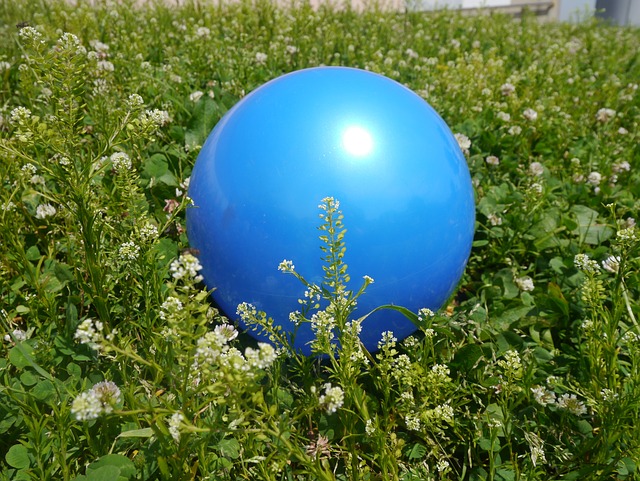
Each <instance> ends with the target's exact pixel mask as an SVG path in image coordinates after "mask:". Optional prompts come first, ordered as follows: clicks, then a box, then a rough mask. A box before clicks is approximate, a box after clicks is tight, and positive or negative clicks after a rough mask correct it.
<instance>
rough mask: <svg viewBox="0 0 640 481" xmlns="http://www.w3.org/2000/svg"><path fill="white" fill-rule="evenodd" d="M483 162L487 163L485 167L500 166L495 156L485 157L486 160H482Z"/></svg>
mask: <svg viewBox="0 0 640 481" xmlns="http://www.w3.org/2000/svg"><path fill="white" fill-rule="evenodd" d="M484 161H485V162H486V163H487V165H493V166H496V165H500V159H499V158H498V157H496V156H495V155H489V156H487V158H486V159H484Z"/></svg>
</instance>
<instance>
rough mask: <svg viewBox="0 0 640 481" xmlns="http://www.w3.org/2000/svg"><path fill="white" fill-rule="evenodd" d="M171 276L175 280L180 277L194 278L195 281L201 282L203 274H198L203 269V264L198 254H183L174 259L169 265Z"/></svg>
mask: <svg viewBox="0 0 640 481" xmlns="http://www.w3.org/2000/svg"><path fill="white" fill-rule="evenodd" d="M169 269H170V271H171V276H172V277H173V278H174V279H175V280H180V279H185V278H186V279H189V278H190V279H193V280H194V281H195V282H200V281H201V280H202V276H201V275H199V274H198V272H199V271H200V270H202V264H200V261H199V260H198V258H197V257H196V256H194V255H193V254H189V253H186V254H181V255H180V257H179V258H178V259H176V260H174V261H173V262H172V263H171V266H170V267H169Z"/></svg>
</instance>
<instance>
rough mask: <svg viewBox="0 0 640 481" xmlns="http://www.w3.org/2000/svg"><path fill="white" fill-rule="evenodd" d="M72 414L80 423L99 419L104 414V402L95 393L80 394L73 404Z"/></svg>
mask: <svg viewBox="0 0 640 481" xmlns="http://www.w3.org/2000/svg"><path fill="white" fill-rule="evenodd" d="M71 413H72V414H73V415H75V417H76V419H77V420H78V421H90V420H92V419H98V417H100V414H102V402H101V401H100V398H99V397H98V394H97V393H95V392H94V391H85V392H83V393H80V394H79V395H78V396H77V397H76V398H75V399H74V400H73V402H72V403H71Z"/></svg>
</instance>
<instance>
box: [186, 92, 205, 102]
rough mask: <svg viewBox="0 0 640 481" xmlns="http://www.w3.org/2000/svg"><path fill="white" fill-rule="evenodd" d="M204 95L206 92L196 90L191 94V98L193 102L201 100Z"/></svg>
mask: <svg viewBox="0 0 640 481" xmlns="http://www.w3.org/2000/svg"><path fill="white" fill-rule="evenodd" d="M203 95H204V93H203V92H202V91H200V90H196V91H195V92H192V93H191V94H190V95H189V100H191V101H192V102H194V103H195V102H197V101H198V100H200V99H201V98H202V96H203Z"/></svg>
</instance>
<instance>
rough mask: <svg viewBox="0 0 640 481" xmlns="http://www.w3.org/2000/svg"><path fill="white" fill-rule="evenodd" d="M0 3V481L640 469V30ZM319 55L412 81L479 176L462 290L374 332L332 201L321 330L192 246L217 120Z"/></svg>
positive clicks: (593, 475)
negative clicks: (400, 332)
mask: <svg viewBox="0 0 640 481" xmlns="http://www.w3.org/2000/svg"><path fill="white" fill-rule="evenodd" d="M0 18H2V20H3V22H2V24H1V25H0V35H1V37H2V38H3V39H4V40H5V41H4V42H3V43H2V46H0V79H1V80H2V83H1V84H0V115H1V117H0V155H1V157H0V159H1V162H0V180H1V182H2V187H1V188H0V247H1V252H2V254H1V255H0V308H1V311H0V312H1V314H0V322H1V326H2V332H3V341H2V344H1V346H0V353H1V357H0V380H1V381H0V454H1V455H2V456H0V479H2V480H4V479H7V480H9V479H15V480H25V479H56V480H58V479H64V480H72V479H77V480H90V481H99V480H114V481H115V480H122V479H131V480H133V479H140V480H155V479H172V480H187V479H273V480H293V479H299V480H302V479H314V480H316V479H322V480H324V479H326V480H330V479H354V480H355V479H362V480H369V479H370V480H375V479H385V480H386V479H391V480H393V479H402V480H432V479H433V480H436V479H437V480H495V481H511V480H545V481H547V480H572V479H589V480H608V479H640V474H639V473H638V467H637V464H638V460H640V425H639V424H638V422H637V421H638V419H639V417H640V347H639V346H640V343H639V342H638V341H639V340H640V326H639V325H638V316H639V315H640V305H639V302H638V299H639V298H640V296H639V287H638V286H640V265H639V264H640V263H639V261H638V258H639V245H640V242H639V238H640V232H639V231H638V227H637V226H636V221H635V219H634V218H635V217H637V215H638V212H640V203H639V201H638V198H639V194H640V174H639V173H638V168H639V163H640V147H639V145H640V143H639V130H638V124H639V122H640V95H639V94H638V79H639V78H640V53H639V51H638V49H637V45H638V44H639V43H640V31H639V30H638V29H633V28H619V27H613V26H609V25H605V24H599V23H596V22H595V21H594V20H588V19H587V20H585V21H583V22H581V23H575V24H558V23H545V24H541V23H538V21H537V19H536V18H535V17H534V16H531V15H524V16H523V17H522V18H521V19H512V18H510V17H508V16H504V15H501V14H489V15H478V16H462V15H459V14H456V13H455V12H433V13H416V12H404V13H398V12H386V11H382V10H379V9H376V8H375V7H371V8H368V9H366V10H365V11H363V12H356V11H352V10H350V9H349V8H342V9H338V8H334V7H330V6H323V7H320V8H319V9H317V10H313V9H312V8H310V6H309V5H307V4H305V3H295V4H292V5H291V6H290V7H289V8H286V9H285V8H277V7H275V6H273V5H272V4H270V3H267V2H256V3H248V2H239V3H237V4H233V5H224V6H213V5H209V4H206V3H204V2H202V3H200V2H185V3H184V4H183V5H181V6H177V7H167V6H164V5H162V4H160V3H151V4H148V5H144V6H138V5H136V4H135V2H130V1H120V2H107V3H105V4H99V5H97V6H90V5H88V4H86V3H80V4H79V5H78V6H71V5H70V4H69V3H68V2H62V1H53V0H52V1H40V2H33V4H29V5H28V6H27V5H25V4H24V2H20V1H17V0H5V1H4V2H2V4H0ZM16 25H17V26H18V27H17V28H16ZM318 65H346V66H352V67H358V68H364V69H369V70H372V71H375V72H379V73H381V74H384V75H386V76H388V77H390V78H393V79H395V80H398V81H399V82H402V83H404V84H406V85H407V86H409V87H410V88H411V89H413V90H414V91H416V92H417V93H419V94H420V95H421V96H423V97H424V98H425V99H426V100H427V101H428V102H429V103H430V104H431V105H432V106H433V107H434V108H435V109H436V110H437V111H438V112H439V113H440V114H441V115H442V117H443V118H444V119H445V120H446V121H447V123H448V124H449V125H450V126H451V128H452V130H453V132H455V133H456V134H458V139H459V142H460V144H461V146H462V147H463V148H464V149H465V151H466V156H467V159H468V164H469V168H470V170H471V173H472V177H473V182H474V187H475V190H476V199H477V226H476V235H475V240H474V245H473V250H472V253H471V257H470V259H469V263H468V266H467V269H466V272H465V275H464V277H463V279H462V280H461V282H460V285H459V287H458V290H457V291H456V294H455V296H454V297H453V298H452V299H451V300H450V302H449V303H448V304H447V305H446V306H443V308H442V310H441V311H440V312H438V313H435V314H434V313H431V312H429V311H426V310H422V311H420V312H418V313H411V312H406V315H407V316H408V317H409V318H410V319H411V320H412V321H414V322H415V323H416V325H417V331H416V333H415V335H413V336H411V337H409V338H407V339H404V340H398V339H395V337H394V336H393V334H392V333H390V334H388V335H385V336H384V337H383V339H381V341H380V345H379V347H380V349H379V351H378V352H375V353H370V352H367V351H366V350H364V349H363V348H362V346H361V345H360V344H359V342H358V338H357V335H358V329H359V327H360V326H359V324H360V321H359V320H358V319H352V318H350V317H349V312H350V309H349V308H350V305H349V304H348V303H347V304H345V283H344V280H345V278H344V276H343V275H342V273H343V272H344V271H343V269H342V267H343V265H342V256H341V252H343V251H342V249H343V248H345V247H346V249H348V248H349V245H348V236H347V237H343V236H342V235H341V234H340V233H341V232H342V231H343V230H344V229H345V228H348V227H349V225H348V213H344V214H345V219H346V220H344V222H345V225H344V226H343V225H342V222H343V220H342V213H341V212H340V210H339V208H338V207H337V205H336V204H335V200H334V199H325V200H324V201H323V202H324V208H325V210H324V211H323V212H324V213H323V217H322V219H320V221H319V228H320V229H321V231H322V232H335V233H336V236H335V238H334V237H332V238H331V239H329V238H328V237H327V236H322V237H321V238H319V240H318V243H319V245H321V246H323V249H324V253H325V254H326V257H325V259H327V263H328V265H327V279H325V281H324V283H323V284H322V285H320V286H315V287H317V288H319V292H320V295H321V296H322V297H324V300H325V302H326V305H328V306H329V307H328V308H326V309H324V310H321V311H316V310H315V309H314V307H313V306H309V311H308V312H307V313H306V318H305V320H304V321H303V322H313V323H314V326H315V330H316V333H317V339H318V340H317V342H315V343H314V345H313V349H314V352H315V353H317V354H319V355H320V356H316V357H304V356H302V355H300V354H298V353H296V352H295V351H293V350H292V349H291V348H290V346H289V345H288V344H287V341H286V338H284V337H283V336H282V333H281V332H279V331H278V330H277V329H275V328H274V327H273V325H272V324H271V323H270V321H269V319H268V317H267V316H266V315H265V314H263V313H260V312H257V311H256V310H255V308H253V306H251V305H248V304H243V305H241V306H240V308H239V312H238V313H226V315H227V316H229V317H228V318H227V317H225V316H224V314H223V313H220V312H218V311H217V310H216V309H215V308H213V307H212V306H211V305H210V304H209V303H208V293H207V292H206V291H204V290H203V287H202V284H201V283H200V282H199V278H198V276H199V274H198V271H199V263H198V260H197V258H195V257H194V256H193V255H192V253H190V251H189V250H188V247H189V244H188V239H187V237H186V233H185V227H184V212H185V209H186V208H187V207H188V205H189V199H188V198H187V197H186V195H185V193H186V189H187V183H188V177H189V174H190V172H191V169H192V166H193V163H194V161H195V159H196V157H197V154H198V151H199V149H200V147H201V146H202V144H203V142H204V140H205V139H206V137H207V135H208V133H209V132H210V130H211V128H212V127H213V126H214V125H215V123H216V122H217V121H218V120H219V119H220V117H221V116H222V115H223V114H224V113H225V112H226V111H227V110H228V109H229V108H230V107H231V106H233V105H234V104H235V103H236V102H237V101H238V100H239V99H241V98H242V97H243V95H245V94H246V93H247V92H250V91H251V90H253V89H255V88H256V87H258V86H259V85H261V84H263V83H264V82H266V81H267V80H269V79H272V78H275V77H277V76H279V75H281V74H283V73H285V72H289V71H292V70H296V69H300V68H305V67H311V66H318ZM318 201H320V199H318ZM323 242H324V244H323ZM275 267H276V266H274V271H275ZM282 267H283V269H284V270H288V268H287V266H282ZM331 273H334V274H336V273H340V275H337V274H336V275H331ZM275 274H276V275H277V272H276V273H275ZM294 274H295V275H299V274H298V273H295V272H294ZM282 275H283V274H282ZM300 279H301V280H303V281H304V279H303V278H300ZM311 287H312V288H315V287H314V286H311ZM307 288H309V286H307ZM304 290H305V285H304V284H301V291H300V295H301V297H303V294H304ZM351 294H353V295H354V296H356V297H357V296H359V295H367V294H366V284H365V286H364V289H363V291H362V292H358V293H351ZM239 317H242V318H243V320H244V321H245V322H248V323H250V324H251V325H252V326H254V328H255V329H263V330H266V332H269V333H271V335H272V336H273V337H274V339H275V340H276V344H275V346H276V348H277V349H274V347H272V346H271V345H268V344H259V343H255V342H254V341H252V340H251V339H250V338H249V337H247V336H245V335H243V334H241V333H239V332H238V330H237V329H236V328H235V327H234V326H235V322H237V320H238V318H239ZM333 337H337V339H338V340H339V341H340V344H339V345H340V348H337V347H336V345H335V339H333Z"/></svg>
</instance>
